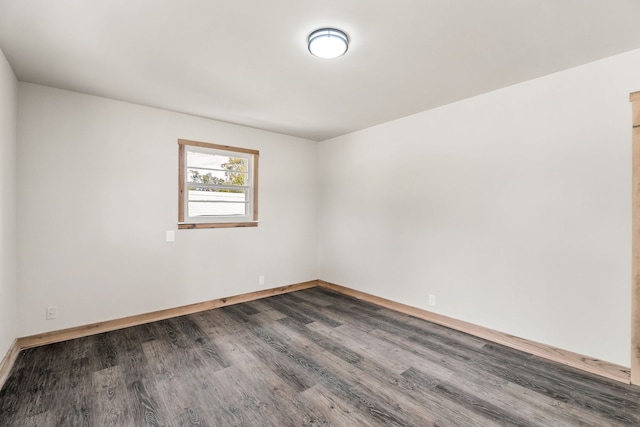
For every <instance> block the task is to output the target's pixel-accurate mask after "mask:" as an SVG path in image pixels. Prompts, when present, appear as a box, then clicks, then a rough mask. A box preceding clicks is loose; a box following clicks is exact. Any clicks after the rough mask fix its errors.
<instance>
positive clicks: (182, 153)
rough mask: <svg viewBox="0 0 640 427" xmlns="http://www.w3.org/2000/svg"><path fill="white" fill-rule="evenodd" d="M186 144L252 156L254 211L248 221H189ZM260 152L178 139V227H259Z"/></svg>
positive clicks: (252, 203) (252, 205) (252, 202)
mask: <svg viewBox="0 0 640 427" xmlns="http://www.w3.org/2000/svg"><path fill="white" fill-rule="evenodd" d="M186 146H191V147H201V148H205V149H212V150H218V151H227V152H236V153H242V154H249V155H251V157H252V168H251V177H250V179H251V181H252V182H251V186H250V187H251V198H252V201H251V207H252V209H251V210H252V212H251V215H250V220H248V221H229V222H189V221H188V218H187V221H185V216H186V209H187V206H186V199H185V191H186V184H187V183H186V160H187V158H186V152H187V149H186ZM259 158H260V152H259V151H258V150H252V149H248V148H239V147H231V146H228V145H219V144H211V143H208V142H200V141H190V140H187V139H178V229H180V230H183V229H197V228H232V227H257V226H258V160H259Z"/></svg>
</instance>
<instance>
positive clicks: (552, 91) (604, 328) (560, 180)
mask: <svg viewBox="0 0 640 427" xmlns="http://www.w3.org/2000/svg"><path fill="white" fill-rule="evenodd" d="M636 90H640V50H636V51H633V52H629V53H626V54H623V55H619V56H616V57H611V58H608V59H605V60H602V61H599V62H595V63H591V64H587V65H584V66H581V67H578V68H575V69H571V70H567V71H564V72H560V73H557V74H553V75H549V76H546V77H544V78H540V79H537V80H533V81H529V82H526V83H523V84H519V85H516V86H512V87H509V88H505V89H503V90H499V91H496V92H492V93H489V94H486V95H482V96H478V97H475V98H472V99H468V100H465V101H461V102H458V103H455V104H451V105H447V106H444V107H442V108H439V109H435V110H431V111H426V112H423V113H420V114H416V115H413V116H410V117H406V118H403V119H400V120H396V121H393V122H390V123H387V124H383V125H380V126H377V127H374V128H370V129H366V130H363V131H360V132H356V133H353V134H350V135H346V136H343V137H339V138H335V139H333V140H329V141H325V142H323V143H321V144H320V151H319V155H320V163H319V167H320V171H321V175H320V183H319V185H320V190H319V191H320V198H319V208H320V211H319V223H320V226H319V236H320V241H319V268H320V278H322V279H324V280H327V281H329V282H334V283H338V284H341V285H345V286H348V287H352V288H355V289H358V290H361V291H364V292H368V293H371V294H374V295H378V296H381V297H385V298H389V299H392V300H396V301H399V302H402V303H405V304H409V305H413V306H417V307H421V308H424V309H428V310H432V311H435V312H438V313H442V314H445V315H448V316H451V317H454V318H458V319H462V320H466V321H469V322H473V323H476V324H479V325H483V326H486V327H489V328H493V329H497V330H500V331H504V332H508V333H511V334H514V335H517V336H520V337H524V338H528V339H531V340H534V341H538V342H542V343H546V344H550V345H555V346H558V347H561V348H565V349H569V350H572V351H575V352H578V353H581V354H586V355H590V356H593V357H597V358H600V359H603V360H607V361H611V362H614V363H618V364H621V365H625V366H629V363H630V359H629V352H630V282H631V262H630V261H631V258H630V253H631V224H630V218H631V216H630V212H631V199H630V196H631V113H630V112H631V104H630V103H629V93H630V92H633V91H636ZM381 102H384V100H381ZM429 294H433V295H435V296H436V297H437V305H436V306H435V307H429V306H428V305H427V301H428V295H429Z"/></svg>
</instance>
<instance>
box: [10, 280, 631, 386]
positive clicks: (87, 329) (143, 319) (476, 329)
mask: <svg viewBox="0 0 640 427" xmlns="http://www.w3.org/2000/svg"><path fill="white" fill-rule="evenodd" d="M315 286H320V287H323V288H326V289H329V290H332V291H335V292H338V293H341V294H344V295H348V296H351V297H354V298H358V299H361V300H364V301H368V302H370V303H373V304H376V305H379V306H381V307H385V308H388V309H390V310H395V311H398V312H401V313H404V314H408V315H411V316H414V317H417V318H419V319H423V320H427V321H429V322H433V323H436V324H438V325H442V326H446V327H448V328H451V329H455V330H457V331H461V332H465V333H467V334H470V335H474V336H476V337H479V338H483V339H486V340H488V341H492V342H495V343H498V344H502V345H505V346H507V347H511V348H514V349H516V350H520V351H524V352H526V353H529V354H533V355H536V356H539V357H542V358H545V359H548V360H552V361H554V362H558V363H562V364H565V365H569V366H572V367H574V368H577V369H581V370H583V371H586V372H590V373H592V374H596V375H600V376H603V377H606V378H609V379H612V380H615V381H620V382H623V383H626V384H630V378H631V373H630V369H629V368H626V367H623V366H619V365H616V364H613V363H609V362H605V361H602V360H598V359H594V358H590V357H586V356H583V355H580V354H577V353H573V352H571V351H567V350H562V349H559V348H556V347H552V346H549V345H545V344H540V343H536V342H534V341H529V340H526V339H523V338H518V337H515V336H513V335H509V334H505V333H503V332H499V331H494V330H492V329H489V328H485V327H482V326H478V325H474V324H472V323H468V322H465V321H462V320H457V319H453V318H451V317H447V316H443V315H441V314H436V313H432V312H430V311H426V310H422V309H420V308H416V307H412V306H409V305H406V304H402V303H399V302H395V301H392V300H388V299H385V298H381V297H377V296H375V295H371V294H367V293H365V292H361V291H357V290H355V289H351V288H347V287H345V286H341V285H336V284H334V283H329V282H325V281H323V280H311V281H308V282H303V283H297V284H294V285H288V286H281V287H278V288H271V289H266V290H262V291H255V292H249V293H246V294H240V295H235V296H232V297H226V298H219V299H214V300H210V301H205V302H200V303H195V304H190V305H185V306H181V307H176V308H169V309H166V310H159V311H154V312H151V313H146V314H140V315H135V316H129V317H124V318H121V319H115V320H108V321H105V322H97V323H92V324H89V325H83V326H77V327H73V328H68V329H62V330H58V331H52V332H46V333H42V334H37V335H31V336H27V337H22V338H18V339H16V340H15V341H14V342H13V344H12V346H11V347H10V348H9V351H8V352H7V354H6V356H5V357H4V359H3V360H2V362H1V363H0V388H1V387H2V386H3V385H4V382H5V381H6V379H7V378H8V376H9V374H10V372H11V368H12V367H13V364H14V363H15V361H16V358H17V357H18V353H19V352H20V350H23V349H26V348H31V347H37V346H41V345H47V344H53V343H57V342H62V341H67V340H71V339H74V338H81V337H85V336H89V335H94V334H100V333H103V332H109V331H114V330H117V329H123V328H127V327H130V326H137V325H142V324H144V323H150V322H156V321H158V320H164V319H169V318H172V317H178V316H183V315H186V314H192V313H198V312H201V311H205V310H211V309H214V308H219V307H225V306H228V305H233V304H239V303H242V302H247V301H253V300H257V299H261V298H267V297H270V296H274V295H280V294H284V293H289V292H295V291H299V290H302V289H308V288H313V287H315Z"/></svg>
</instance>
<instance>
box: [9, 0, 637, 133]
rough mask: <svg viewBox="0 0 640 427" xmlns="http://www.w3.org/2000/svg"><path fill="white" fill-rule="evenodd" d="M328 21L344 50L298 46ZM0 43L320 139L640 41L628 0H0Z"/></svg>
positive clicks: (76, 86)
mask: <svg viewBox="0 0 640 427" xmlns="http://www.w3.org/2000/svg"><path fill="white" fill-rule="evenodd" d="M325 26H335V27H337V28H340V29H342V30H344V31H345V32H347V33H348V34H349V36H350V38H351V40H352V42H351V46H350V48H349V51H348V52H347V54H346V55H345V56H343V57H340V58H338V59H334V60H322V59H319V58H315V57H313V56H311V55H310V54H309V53H308V51H307V47H306V39H307V36H308V35H309V33H310V32H311V31H313V30H315V29H317V28H320V27H325ZM0 48H1V49H2V50H3V52H4V53H5V56H6V57H7V59H8V60H9V63H10V64H11V66H12V67H13V70H14V72H15V73H16V75H17V77H18V79H19V80H21V81H25V82H32V83H37V84H42V85H47V86H53V87H58V88H63V89H69V90H73V91H77V92H82V93H88V94H94V95H99V96H104V97H108V98H114V99H119V100H123V101H129V102H133V103H138V104H142V105H148V106H153V107H159V108H164V109H168V110H173V111H179V112H184V113H189V114H193V115H197V116H202V117H209V118H212V119H217V120H223V121H227V122H232V123H238V124H242V125H246V126H252V127H256V128H260V129H267V130H271V131H274V132H280V133H283V134H289V135H296V136H301V137H304V138H308V139H313V140H324V139H328V138H331V137H334V136H338V135H342V134H345V133H349V132H353V131H356V130H359V129H363V128H367V127H370V126H373V125H376V124H379V123H383V122H386V121H389V120H393V119H396V118H400V117H403V116H407V115H409V114H413V113H416V112H419V111H424V110H427V109H430V108H434V107H437V106H440V105H443V104H447V103H450V102H453V101H457V100H460V99H464V98H468V97H471V96H474V95H478V94H481V93H484V92H488V91H491V90H494V89H497V88H501V87H505V86H508V85H511V84H514V83H518V82H521V81H524V80H529V79H532V78H535V77H539V76H542V75H545V74H549V73H553V72H556V71H560V70H563V69H566V68H570V67H573V66H576V65H580V64H584V63H587V62H590V61H594V60H597V59H600V58H604V57H607V56H611V55H614V54H617V53H622V52H625V51H629V50H632V49H636V48H640V1H639V0H482V1H480V0H321V1H315V2H313V1H309V0H268V1H267V0H235V1H234V0H28V1H27V0H0ZM585 89H588V88H585Z"/></svg>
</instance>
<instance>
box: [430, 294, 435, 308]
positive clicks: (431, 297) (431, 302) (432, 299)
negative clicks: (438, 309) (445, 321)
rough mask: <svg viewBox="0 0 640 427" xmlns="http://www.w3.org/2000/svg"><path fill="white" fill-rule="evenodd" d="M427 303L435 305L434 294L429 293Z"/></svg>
mask: <svg viewBox="0 0 640 427" xmlns="http://www.w3.org/2000/svg"><path fill="white" fill-rule="evenodd" d="M429 305H430V306H434V307H435V305H436V296H435V295H429Z"/></svg>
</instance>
